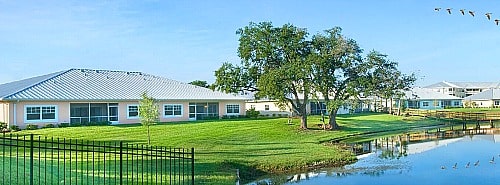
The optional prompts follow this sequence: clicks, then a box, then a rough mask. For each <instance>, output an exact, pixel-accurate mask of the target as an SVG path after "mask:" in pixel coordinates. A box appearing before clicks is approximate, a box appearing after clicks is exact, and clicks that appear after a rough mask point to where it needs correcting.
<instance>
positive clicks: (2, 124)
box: [0, 122, 7, 130]
mask: <svg viewBox="0 0 500 185" xmlns="http://www.w3.org/2000/svg"><path fill="white" fill-rule="evenodd" d="M6 128H7V123H4V122H0V130H3V129H6Z"/></svg>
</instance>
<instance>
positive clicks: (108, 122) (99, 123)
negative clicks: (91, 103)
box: [97, 121, 111, 126]
mask: <svg viewBox="0 0 500 185" xmlns="http://www.w3.org/2000/svg"><path fill="white" fill-rule="evenodd" d="M97 125H103V126H106V125H111V121H101V122H97Z"/></svg>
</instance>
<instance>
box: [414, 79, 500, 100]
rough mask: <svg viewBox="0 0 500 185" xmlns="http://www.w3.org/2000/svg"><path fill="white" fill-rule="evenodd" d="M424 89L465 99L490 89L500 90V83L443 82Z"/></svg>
mask: <svg viewBox="0 0 500 185" xmlns="http://www.w3.org/2000/svg"><path fill="white" fill-rule="evenodd" d="M424 88H427V89H432V90H433V91H436V92H439V93H442V94H447V95H452V96H456V97H459V98H465V97H468V96H472V95H475V94H478V93H481V92H483V91H486V90H489V89H498V88H500V82H447V81H442V82H439V83H435V84H432V85H429V86H425V87H424Z"/></svg>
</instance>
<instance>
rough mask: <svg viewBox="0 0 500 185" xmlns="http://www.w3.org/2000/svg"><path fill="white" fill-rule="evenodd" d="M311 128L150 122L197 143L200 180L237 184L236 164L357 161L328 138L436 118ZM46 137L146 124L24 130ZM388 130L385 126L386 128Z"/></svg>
mask: <svg viewBox="0 0 500 185" xmlns="http://www.w3.org/2000/svg"><path fill="white" fill-rule="evenodd" d="M308 121H309V122H308V123H309V128H310V129H309V130H305V131H304V130H299V129H298V128H299V120H298V119H295V120H293V123H292V124H290V125H289V124H287V119H286V118H276V119H258V120H220V121H219V120H217V121H196V122H179V123H161V124H157V125H154V126H152V127H151V144H152V145H157V146H175V147H186V148H191V147H194V148H195V156H196V167H195V168H196V181H197V184H234V182H235V173H236V169H240V173H241V177H242V178H243V179H247V180H248V179H252V178H255V177H258V176H260V175H264V174H266V173H276V172H283V171H290V170H303V169H305V168H308V167H313V166H331V165H343V164H346V163H351V162H353V161H355V157H354V156H353V155H352V154H351V153H350V152H348V151H345V150H343V149H341V148H340V147H338V146H336V145H326V144H324V142H327V141H330V140H334V139H340V138H342V139H344V138H348V137H350V136H353V135H355V134H360V133H372V132H382V131H392V132H404V131H407V130H410V129H412V128H414V127H416V126H419V127H420V126H429V125H436V124H437V121H434V120H423V119H421V118H405V117H397V116H392V115H388V114H355V115H339V117H338V123H339V125H340V126H341V130H339V131H324V130H321V129H319V128H318V127H317V124H319V123H320V121H319V117H318V116H311V117H309V120H308ZM20 133H21V134H30V133H33V134H36V135H42V136H47V137H59V138H72V139H83V140H96V141H124V142H127V143H134V144H146V143H147V140H146V138H147V135H146V128H145V127H142V126H141V125H139V124H132V125H117V126H89V127H69V128H51V129H40V130H34V131H21V132H20ZM388 133H389V132H382V133H380V134H381V135H383V134H388Z"/></svg>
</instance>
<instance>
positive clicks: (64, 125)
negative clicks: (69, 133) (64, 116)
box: [57, 123, 69, 128]
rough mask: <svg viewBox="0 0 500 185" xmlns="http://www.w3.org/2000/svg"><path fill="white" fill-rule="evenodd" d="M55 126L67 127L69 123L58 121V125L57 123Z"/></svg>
mask: <svg viewBox="0 0 500 185" xmlns="http://www.w3.org/2000/svg"><path fill="white" fill-rule="evenodd" d="M57 127H59V128H64V127H69V123H59V125H57Z"/></svg>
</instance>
